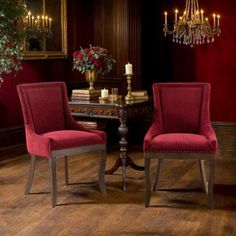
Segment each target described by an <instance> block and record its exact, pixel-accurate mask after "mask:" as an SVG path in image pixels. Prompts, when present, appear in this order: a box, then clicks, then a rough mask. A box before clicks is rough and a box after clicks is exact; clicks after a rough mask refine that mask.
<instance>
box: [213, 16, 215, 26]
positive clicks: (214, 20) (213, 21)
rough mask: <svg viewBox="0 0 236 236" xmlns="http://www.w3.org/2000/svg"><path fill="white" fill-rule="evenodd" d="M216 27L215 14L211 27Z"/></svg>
mask: <svg viewBox="0 0 236 236" xmlns="http://www.w3.org/2000/svg"><path fill="white" fill-rule="evenodd" d="M215 26H216V14H213V27H215Z"/></svg>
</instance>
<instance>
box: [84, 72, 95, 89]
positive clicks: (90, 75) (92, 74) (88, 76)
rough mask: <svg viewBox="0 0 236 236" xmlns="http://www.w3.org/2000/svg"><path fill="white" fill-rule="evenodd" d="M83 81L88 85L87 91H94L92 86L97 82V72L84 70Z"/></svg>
mask: <svg viewBox="0 0 236 236" xmlns="http://www.w3.org/2000/svg"><path fill="white" fill-rule="evenodd" d="M85 79H86V81H87V82H88V83H89V90H94V87H93V84H94V82H95V81H96V80H97V71H96V70H86V71H85Z"/></svg>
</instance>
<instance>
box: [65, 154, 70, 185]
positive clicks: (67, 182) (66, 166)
mask: <svg viewBox="0 0 236 236" xmlns="http://www.w3.org/2000/svg"><path fill="white" fill-rule="evenodd" d="M64 163H65V183H66V185H69V173H68V156H65V159H64Z"/></svg>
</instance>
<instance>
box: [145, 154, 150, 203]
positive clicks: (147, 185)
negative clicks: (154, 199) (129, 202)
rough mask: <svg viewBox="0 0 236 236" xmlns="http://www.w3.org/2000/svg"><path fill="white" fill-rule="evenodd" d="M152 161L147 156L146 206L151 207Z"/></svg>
mask: <svg viewBox="0 0 236 236" xmlns="http://www.w3.org/2000/svg"><path fill="white" fill-rule="evenodd" d="M150 162H151V161H150V159H149V158H145V179H146V196H145V207H149V204H150V198H151V176H150Z"/></svg>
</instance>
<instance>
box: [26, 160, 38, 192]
mask: <svg viewBox="0 0 236 236" xmlns="http://www.w3.org/2000/svg"><path fill="white" fill-rule="evenodd" d="M35 163H36V156H34V155H31V157H30V170H29V176H28V182H27V185H26V188H25V194H29V193H30V189H31V186H32V183H33V178H34V172H35Z"/></svg>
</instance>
